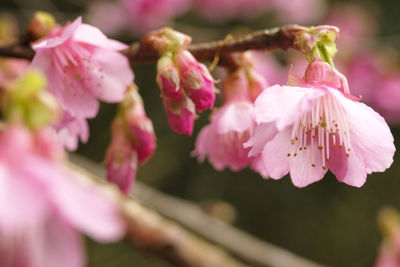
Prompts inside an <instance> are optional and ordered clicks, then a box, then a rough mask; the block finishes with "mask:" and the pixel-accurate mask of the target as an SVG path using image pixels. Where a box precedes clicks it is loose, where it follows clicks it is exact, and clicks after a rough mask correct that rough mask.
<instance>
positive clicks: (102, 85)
mask: <svg viewBox="0 0 400 267" xmlns="http://www.w3.org/2000/svg"><path fill="white" fill-rule="evenodd" d="M32 47H33V49H34V50H35V51H36V54H35V57H34V58H33V61H32V67H34V68H37V69H40V70H41V71H43V72H44V73H45V75H46V77H47V80H48V90H50V91H51V92H52V93H53V94H54V95H55V96H56V98H57V100H58V101H59V102H60V104H61V107H62V108H63V110H64V111H65V112H67V113H68V114H69V115H67V116H69V117H72V118H76V119H78V120H80V119H86V118H93V117H95V116H96V114H97V112H98V109H99V101H98V100H99V99H100V100H103V101H106V102H119V101H121V100H122V99H123V97H124V93H125V90H126V88H127V87H128V86H129V85H130V84H131V83H132V81H133V73H132V70H131V68H130V66H129V62H128V60H127V59H126V57H124V56H123V55H122V54H120V53H119V52H118V51H120V50H122V49H125V48H127V46H126V45H125V44H122V43H120V42H117V41H115V40H111V39H108V38H107V37H106V36H105V35H103V33H101V32H100V30H98V29H97V28H95V27H92V26H90V25H87V24H82V22H81V18H80V17H79V18H77V19H76V20H75V21H74V22H73V23H69V24H67V25H66V26H64V27H62V28H56V29H54V30H53V31H52V32H51V33H50V34H49V36H47V37H46V38H44V39H41V40H39V41H38V42H36V43H35V44H34V45H33V46H32ZM67 126H68V125H67ZM67 132H70V133H72V132H71V131H67ZM71 138H72V139H73V138H75V139H76V137H71ZM66 142H69V141H66ZM70 147H74V146H72V145H71V146H70Z"/></svg>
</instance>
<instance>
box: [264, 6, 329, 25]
mask: <svg viewBox="0 0 400 267" xmlns="http://www.w3.org/2000/svg"><path fill="white" fill-rule="evenodd" d="M272 5H273V7H274V11H275V12H277V16H276V17H277V19H278V20H279V21H281V22H283V23H303V24H304V23H311V22H315V21H316V20H318V19H320V18H321V17H322V15H323V14H324V13H325V9H326V1H325V0H273V3H272Z"/></svg>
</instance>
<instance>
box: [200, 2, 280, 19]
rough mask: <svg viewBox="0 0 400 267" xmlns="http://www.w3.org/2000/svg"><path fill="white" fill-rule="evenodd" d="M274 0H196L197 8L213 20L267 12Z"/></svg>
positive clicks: (246, 17) (242, 17)
mask: <svg viewBox="0 0 400 267" xmlns="http://www.w3.org/2000/svg"><path fill="white" fill-rule="evenodd" d="M272 1H273V0H220V1H213V0H194V5H195V10H196V12H198V13H199V14H200V15H201V16H202V17H203V18H206V19H208V20H210V21H212V22H220V21H225V20H228V19H242V20H246V19H250V18H254V17H257V16H259V15H261V14H263V13H265V12H266V11H267V10H268V9H269V8H271V3H272Z"/></svg>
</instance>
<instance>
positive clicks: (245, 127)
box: [192, 67, 267, 177]
mask: <svg viewBox="0 0 400 267" xmlns="http://www.w3.org/2000/svg"><path fill="white" fill-rule="evenodd" d="M249 73H250V74H252V75H250V76H255V74H256V72H252V71H249V69H246V68H245V67H243V68H241V69H239V70H237V71H236V72H233V73H229V74H228V76H227V78H226V80H225V83H224V105H223V106H222V108H221V109H219V110H217V111H215V112H214V114H213V115H212V117H211V123H210V124H208V125H207V126H205V127H204V128H203V129H202V130H201V131H200V133H199V135H198V137H197V139H196V145H195V150H194V151H193V152H192V156H195V157H198V159H199V160H200V161H204V159H205V158H206V157H207V158H208V160H209V162H210V163H211V164H212V165H213V167H214V168H215V169H217V170H222V169H224V168H226V167H229V168H230V169H232V170H233V171H239V170H241V169H243V168H244V167H247V166H251V167H253V169H255V170H256V171H259V170H260V173H261V174H262V175H263V176H264V177H265V175H264V174H265V173H264V172H263V171H261V170H262V169H261V168H262V165H260V164H258V163H254V164H253V162H254V161H255V157H249V156H248V153H249V150H250V149H249V148H244V147H243V144H244V143H245V142H246V141H248V139H249V138H250V136H251V135H252V134H253V131H254V128H255V126H256V123H255V117H254V106H253V103H252V101H251V97H250V96H253V95H254V92H252V88H251V86H250V84H251V83H250V81H251V79H249V77H250V76H249V75H248V74H249ZM258 82H260V83H261V84H265V85H266V84H267V82H266V81H265V79H264V80H262V78H261V76H260V77H259V80H258ZM253 89H254V88H253ZM258 89H260V90H263V89H265V87H264V88H262V89H261V88H257V90H258Z"/></svg>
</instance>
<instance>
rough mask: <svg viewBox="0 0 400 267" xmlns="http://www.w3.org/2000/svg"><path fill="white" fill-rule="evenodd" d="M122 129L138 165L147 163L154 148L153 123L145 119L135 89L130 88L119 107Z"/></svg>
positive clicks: (139, 98) (140, 100) (141, 103)
mask: <svg viewBox="0 0 400 267" xmlns="http://www.w3.org/2000/svg"><path fill="white" fill-rule="evenodd" d="M120 115H121V116H122V117H123V119H124V121H123V123H124V125H123V127H124V129H125V130H126V135H127V138H128V139H129V142H130V145H131V147H132V149H134V150H136V152H137V154H138V160H139V163H144V162H145V161H147V160H148V159H149V158H150V157H151V156H152V155H153V153H154V150H155V148H156V136H155V134H154V129H153V123H152V122H151V120H150V119H149V118H148V117H147V115H146V111H145V110H144V107H143V101H142V98H141V97H140V95H139V92H138V90H137V88H136V87H134V86H131V87H129V88H128V91H127V92H126V94H125V99H124V102H122V103H121V106H120Z"/></svg>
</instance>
